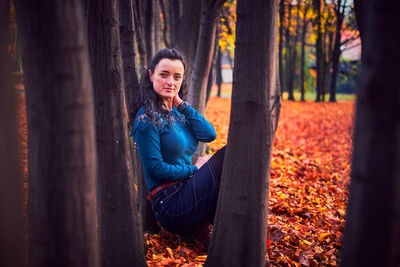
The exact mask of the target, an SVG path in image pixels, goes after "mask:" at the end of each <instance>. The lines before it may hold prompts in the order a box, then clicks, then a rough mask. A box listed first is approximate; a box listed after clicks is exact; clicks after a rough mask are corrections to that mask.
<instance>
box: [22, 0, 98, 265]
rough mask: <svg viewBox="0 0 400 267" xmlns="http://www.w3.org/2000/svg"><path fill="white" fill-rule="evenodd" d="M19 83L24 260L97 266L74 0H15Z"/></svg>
mask: <svg viewBox="0 0 400 267" xmlns="http://www.w3.org/2000/svg"><path fill="white" fill-rule="evenodd" d="M16 4H17V5H16V10H17V18H18V30H19V31H20V35H21V50H22V56H23V64H24V80H25V85H26V108H27V121H28V132H29V136H28V147H29V150H28V153H29V156H28V157H29V168H28V171H29V178H28V179H29V204H28V215H29V243H30V248H29V263H30V266H41V267H42V266H99V258H98V256H99V254H98V243H97V234H96V207H95V199H96V196H95V175H96V161H95V151H96V149H95V132H94V118H93V116H94V115H93V96H92V84H91V80H90V69H89V61H88V52H87V43H86V41H85V40H86V39H85V33H84V21H83V11H82V7H81V2H80V1H76V0H72V1H68V2H54V1H40V2H32V1H29V0H26V1H23V0H21V1H17V2H16Z"/></svg>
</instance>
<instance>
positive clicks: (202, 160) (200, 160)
mask: <svg viewBox="0 0 400 267" xmlns="http://www.w3.org/2000/svg"><path fill="white" fill-rule="evenodd" d="M211 156H212V155H208V156H205V157H200V158H198V159H197V161H196V163H195V164H194V165H195V166H196V167H197V168H198V169H200V168H201V166H203V165H204V163H206V162H207V161H208V160H209V159H210V158H211Z"/></svg>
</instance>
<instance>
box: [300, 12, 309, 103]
mask: <svg viewBox="0 0 400 267" xmlns="http://www.w3.org/2000/svg"><path fill="white" fill-rule="evenodd" d="M307 10H308V7H305V10H304V17H303V27H302V32H301V63H300V83H301V84H300V94H301V98H300V100H301V101H305V98H304V95H305V84H306V82H305V69H304V68H305V47H306V35H307V26H308V21H307Z"/></svg>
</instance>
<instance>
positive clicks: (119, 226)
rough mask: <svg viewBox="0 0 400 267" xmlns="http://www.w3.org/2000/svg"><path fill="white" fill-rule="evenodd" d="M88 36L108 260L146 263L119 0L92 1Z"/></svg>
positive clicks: (103, 242) (100, 202) (104, 255)
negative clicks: (125, 87)
mask: <svg viewBox="0 0 400 267" xmlns="http://www.w3.org/2000/svg"><path fill="white" fill-rule="evenodd" d="M88 36H89V49H90V50H89V51H90V60H91V65H92V79H93V89H94V103H95V114H96V144H97V166H98V168H97V170H98V185H97V194H98V197H97V203H98V217H99V219H98V220H99V227H98V228H99V241H100V253H101V256H102V259H101V260H102V265H103V266H133V265H134V264H136V265H138V266H144V265H146V263H145V260H144V250H143V248H144V244H143V239H144V238H143V234H142V227H141V220H140V216H139V208H138V205H137V204H138V203H137V199H136V194H135V191H134V185H133V175H132V166H131V157H130V156H131V155H130V153H129V149H128V138H127V127H126V116H125V112H124V111H123V89H122V88H123V75H122V62H121V53H120V51H121V50H120V36H119V31H118V23H117V2H116V1H108V0H103V1H100V0H93V1H90V8H89V14H88Z"/></svg>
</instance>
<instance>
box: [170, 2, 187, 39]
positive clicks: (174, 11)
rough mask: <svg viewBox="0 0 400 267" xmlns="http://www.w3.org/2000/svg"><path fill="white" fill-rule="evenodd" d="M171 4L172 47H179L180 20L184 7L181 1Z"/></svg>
mask: <svg viewBox="0 0 400 267" xmlns="http://www.w3.org/2000/svg"><path fill="white" fill-rule="evenodd" d="M186 2H187V1H186ZM190 2H192V1H190ZM169 3H170V4H169V13H170V18H171V19H170V20H169V22H170V27H171V47H177V44H178V42H179V40H178V37H179V26H180V24H179V20H180V18H181V16H182V5H181V1H180V0H170V1H169Z"/></svg>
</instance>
